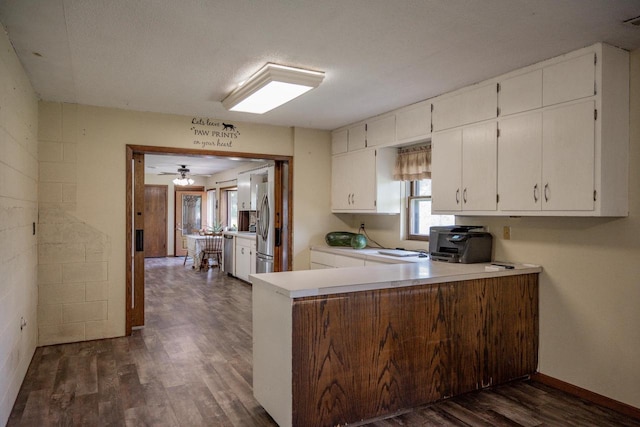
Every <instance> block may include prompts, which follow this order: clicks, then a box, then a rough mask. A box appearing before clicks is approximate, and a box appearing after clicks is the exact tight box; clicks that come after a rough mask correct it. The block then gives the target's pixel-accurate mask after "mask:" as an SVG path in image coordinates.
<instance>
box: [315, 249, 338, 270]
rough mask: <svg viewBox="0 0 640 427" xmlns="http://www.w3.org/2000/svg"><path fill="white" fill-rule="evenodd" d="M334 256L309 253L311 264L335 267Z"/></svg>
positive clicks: (318, 252) (325, 253)
mask: <svg viewBox="0 0 640 427" xmlns="http://www.w3.org/2000/svg"><path fill="white" fill-rule="evenodd" d="M335 260H336V256H335V255H334V254H330V253H327V252H320V251H311V263H312V264H322V265H326V266H330V267H335Z"/></svg>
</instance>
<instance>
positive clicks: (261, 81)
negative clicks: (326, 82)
mask: <svg viewBox="0 0 640 427" xmlns="http://www.w3.org/2000/svg"><path fill="white" fill-rule="evenodd" d="M323 79H324V73H323V72H320V71H311V70H305V69H302V68H294V67H287V66H284V65H278V64H272V63H268V64H267V65H265V66H264V67H262V68H261V69H260V70H259V71H258V72H257V73H255V74H254V75H253V76H251V77H250V78H249V79H248V80H246V81H245V82H243V84H242V85H241V86H238V87H237V88H236V89H235V90H234V91H233V92H231V94H229V96H227V97H226V98H225V99H224V100H223V101H222V105H224V107H225V108H226V109H227V110H230V111H242V112H246V113H254V114H263V113H266V112H267V111H270V110H273V109H274V108H276V107H279V106H280V105H283V104H285V103H287V102H289V101H291V100H292V99H295V98H297V97H298V96H300V95H302V94H303V93H305V92H308V91H310V90H311V89H313V88H316V87H318V86H319V85H320V83H321V82H322V80H323Z"/></svg>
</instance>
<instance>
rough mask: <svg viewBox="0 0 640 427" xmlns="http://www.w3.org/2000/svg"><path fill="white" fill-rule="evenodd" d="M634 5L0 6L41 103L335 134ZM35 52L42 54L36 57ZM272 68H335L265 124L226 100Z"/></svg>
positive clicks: (617, 29)
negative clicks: (234, 108)
mask: <svg viewBox="0 0 640 427" xmlns="http://www.w3.org/2000/svg"><path fill="white" fill-rule="evenodd" d="M639 15H640V1H638V0H446V1H445V0H395V1H390V0H348V1H345V0H321V1H319V0H260V1H256V0H180V1H176V0H136V1H131V0H109V1H104V0H0V22H2V23H3V25H4V26H5V28H6V29H7V31H8V33H9V37H10V39H11V41H12V43H13V45H14V47H15V49H16V51H17V53H18V56H19V58H20V60H21V61H22V64H23V65H24V67H25V69H26V72H27V74H28V76H29V78H30V80H31V82H32V84H33V87H34V89H35V91H36V92H37V93H38V95H39V96H40V97H41V98H42V99H44V100H51V101H63V102H72V103H80V104H88V105H98V106H106V107H116V108H123V109H132V110H140V111H154V112H162V113H175V114H183V115H188V116H203V117H212V118H217V119H223V120H228V121H234V120H236V121H249V122H256V123H268V124H273V125H285V126H302V127H310V128H318V129H335V128H337V127H340V126H342V125H345V124H349V123H353V122H356V121H358V120H361V119H364V118H366V117H371V116H374V115H377V114H380V113H383V112H386V111H390V110H393V109H395V108H398V107H401V106H404V105H408V104H411V103H414V102H417V101H420V100H423V99H427V98H429V97H432V96H435V95H438V94H440V93H444V92H447V91H450V90H453V89H456V88H459V87H462V86H465V85H468V84H471V83H474V82H477V81H481V80H483V79H486V78H489V77H494V76H496V75H499V74H501V73H504V72H507V71H510V70H513V69H516V68H519V67H522V66H525V65H528V64H531V63H534V62H537V61H540V60H543V59H547V58H550V57H553V56H556V55H558V54H562V53H565V52H568V51H571V50H574V49H577V48H580V47H583V46H587V45H590V44H593V43H595V42H598V41H604V42H608V43H610V44H613V45H616V46H620V47H623V48H626V49H634V48H638V47H640V28H639V27H632V26H630V25H628V24H627V25H625V24H622V21H624V20H626V19H629V18H633V17H636V16H639ZM36 54H37V55H36ZM266 62H276V63H280V64H285V65H293V66H302V67H306V68H311V69H316V70H321V71H325V72H326V77H325V80H324V82H323V83H322V84H321V85H320V87H319V88H318V89H315V90H313V91H311V92H309V93H307V94H306V95H304V96H302V97H300V98H298V99H296V100H294V101H292V102H290V103H289V104H286V105H284V106H282V107H280V108H277V109H275V110H272V111H271V112H268V113H266V114H264V115H253V114H247V113H231V112H228V111H226V110H225V109H224V108H223V107H222V104H221V102H220V101H221V100H222V99H223V98H224V97H225V96H226V95H227V94H228V93H229V92H231V90H232V89H233V88H234V87H235V85H236V84H237V83H239V82H240V81H242V80H244V79H246V78H247V77H248V76H250V75H251V74H252V73H253V72H255V71H256V70H258V69H259V68H260V67H261V66H262V65H264V64H265V63H266Z"/></svg>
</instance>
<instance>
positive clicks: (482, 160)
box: [462, 122, 498, 211]
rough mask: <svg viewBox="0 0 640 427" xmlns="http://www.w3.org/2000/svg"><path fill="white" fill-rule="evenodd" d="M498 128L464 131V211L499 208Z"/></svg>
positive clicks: (488, 126) (488, 125)
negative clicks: (497, 196) (497, 198)
mask: <svg viewBox="0 0 640 427" xmlns="http://www.w3.org/2000/svg"><path fill="white" fill-rule="evenodd" d="M497 145H498V144H497V126H496V123H495V122H492V123H485V124H481V125H475V126H470V127H466V128H464V129H463V130H462V188H463V189H462V210H463V211H494V210H496V206H497V200H496V195H497V171H498V164H497V148H498V147H497Z"/></svg>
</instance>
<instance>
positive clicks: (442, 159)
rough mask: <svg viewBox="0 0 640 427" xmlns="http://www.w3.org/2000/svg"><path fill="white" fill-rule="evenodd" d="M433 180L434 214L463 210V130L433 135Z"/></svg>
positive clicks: (432, 201) (432, 200)
mask: <svg viewBox="0 0 640 427" xmlns="http://www.w3.org/2000/svg"><path fill="white" fill-rule="evenodd" d="M431 180H432V181H431V203H432V204H431V209H432V210H433V212H455V211H460V210H462V194H461V192H462V130H460V129H454V130H450V131H447V132H441V133H436V134H434V135H433V138H432V139H431Z"/></svg>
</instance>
